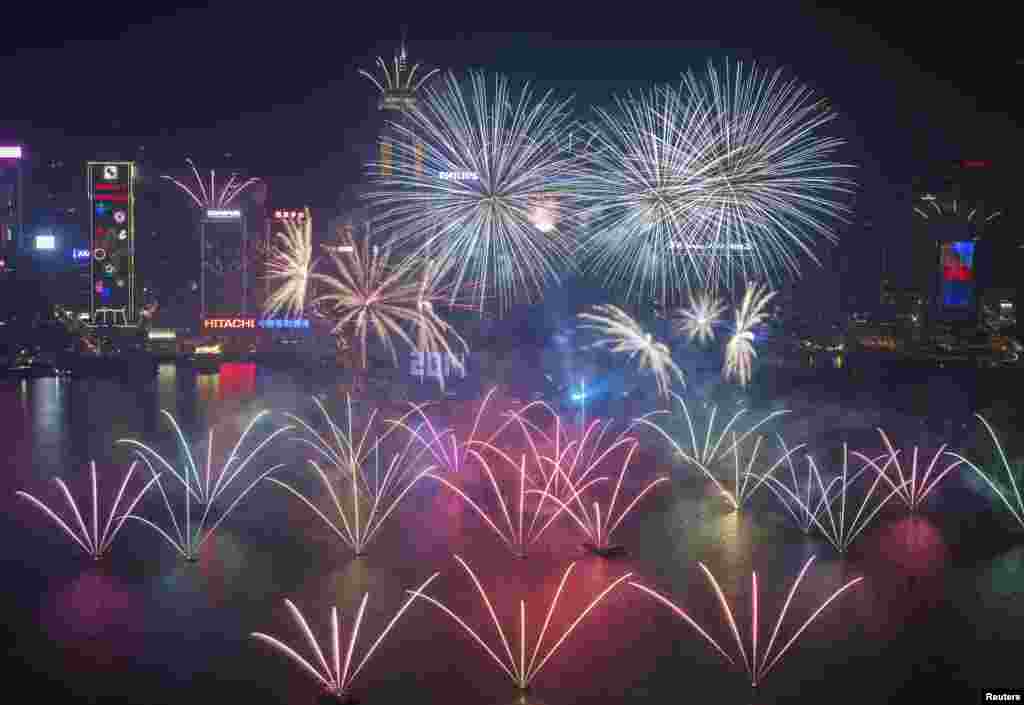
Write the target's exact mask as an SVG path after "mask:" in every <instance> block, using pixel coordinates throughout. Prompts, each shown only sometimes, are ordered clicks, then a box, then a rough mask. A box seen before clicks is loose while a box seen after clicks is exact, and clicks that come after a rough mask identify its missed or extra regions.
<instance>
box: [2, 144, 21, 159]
mask: <svg viewBox="0 0 1024 705" xmlns="http://www.w3.org/2000/svg"><path fill="white" fill-rule="evenodd" d="M0 159H21V147H17V146H14V147H0Z"/></svg>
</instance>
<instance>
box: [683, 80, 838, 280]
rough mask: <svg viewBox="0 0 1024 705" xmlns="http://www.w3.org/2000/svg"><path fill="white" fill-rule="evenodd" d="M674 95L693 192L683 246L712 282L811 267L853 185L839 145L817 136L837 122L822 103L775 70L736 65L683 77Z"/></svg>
mask: <svg viewBox="0 0 1024 705" xmlns="http://www.w3.org/2000/svg"><path fill="white" fill-rule="evenodd" d="M681 93H682V94H683V96H684V99H685V100H686V102H687V103H688V104H689V105H691V106H693V107H692V110H693V112H692V113H691V114H692V115H693V117H694V118H695V119H694V121H693V122H692V123H691V124H690V125H689V126H688V129H687V134H688V135H689V138H690V140H691V141H692V144H693V145H694V146H695V147H696V150H697V152H698V155H697V156H696V157H695V161H694V164H693V166H694V168H696V169H697V171H698V172H699V173H700V179H701V190H700V192H699V194H698V199H697V204H696V205H697V207H696V208H695V210H694V211H693V217H691V218H690V219H689V220H688V221H687V225H688V230H687V233H686V234H685V235H684V237H683V242H684V245H685V246H688V247H694V248H696V249H697V251H698V252H702V253H704V256H702V257H701V259H703V260H704V261H705V262H706V263H707V266H708V267H709V268H710V278H711V280H712V281H715V280H717V281H722V282H728V281H732V280H734V279H735V278H736V276H741V277H742V278H743V279H750V278H761V279H765V280H767V281H769V282H774V281H778V280H779V278H780V277H781V276H783V275H792V276H797V275H799V273H800V265H799V255H801V254H802V255H804V256H806V257H808V258H809V259H811V260H812V261H814V262H815V263H817V258H816V257H815V255H814V252H813V250H812V245H813V244H814V242H815V241H816V240H817V238H822V239H824V240H825V241H827V242H833V243H834V242H835V241H836V239H837V238H836V235H835V231H834V226H835V224H836V222H838V221H840V220H841V219H842V218H843V217H844V216H845V214H846V213H847V212H848V208H847V206H846V205H845V204H844V203H843V202H842V200H841V199H842V198H843V197H845V196H846V195H847V194H848V193H850V191H851V189H852V187H853V183H852V181H850V180H849V179H847V178H844V177H842V176H839V172H841V171H843V170H845V169H847V168H849V167H850V165H848V164H842V163H839V162H837V161H835V159H834V156H835V152H836V150H837V149H838V148H839V147H840V146H841V145H842V144H843V141H842V140H840V139H835V138H831V137H827V136H825V135H824V134H822V128H824V127H825V126H826V125H828V123H830V122H831V121H833V120H834V119H835V118H836V113H835V112H833V111H832V110H831V109H830V108H829V107H828V105H827V102H826V101H825V100H824V99H823V98H821V97H818V96H815V94H814V92H813V91H812V90H811V89H810V88H809V87H807V86H805V85H802V84H801V83H800V82H799V81H797V80H795V79H786V78H784V76H783V73H782V72H781V71H775V72H768V71H765V70H761V69H760V68H758V67H757V66H756V65H751V66H749V67H745V66H744V65H743V64H742V63H736V64H735V66H732V67H730V66H728V65H727V66H725V67H724V68H723V69H722V70H721V71H719V70H718V69H717V68H716V67H715V65H714V62H708V67H707V72H706V73H705V74H704V75H703V76H698V75H697V74H695V73H694V72H692V71H691V72H688V73H687V74H686V75H685V76H684V77H683V81H682V86H681Z"/></svg>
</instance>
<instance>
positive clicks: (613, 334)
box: [579, 304, 685, 396]
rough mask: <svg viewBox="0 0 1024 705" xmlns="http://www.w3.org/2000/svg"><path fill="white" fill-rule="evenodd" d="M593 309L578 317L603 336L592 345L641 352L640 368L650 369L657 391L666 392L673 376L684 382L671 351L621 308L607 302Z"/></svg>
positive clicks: (664, 393)
mask: <svg viewBox="0 0 1024 705" xmlns="http://www.w3.org/2000/svg"><path fill="white" fill-rule="evenodd" d="M593 308H594V311H595V313H581V314H579V318H580V319H581V320H583V321H587V322H588V323H586V324H584V325H581V326H580V327H581V328H590V329H593V330H596V331H598V332H599V334H601V335H603V336H605V337H603V338H601V339H599V340H598V341H597V342H596V343H593V345H592V347H607V348H609V349H610V350H611V351H612V352H616V353H618V352H624V353H629V357H630V359H632V358H633V357H635V356H636V355H639V356H640V359H639V361H638V362H639V365H640V369H642V370H643V369H649V370H650V371H651V372H652V373H653V374H654V379H655V382H656V383H657V385H658V394H659V395H661V396H668V393H669V390H670V389H671V387H672V379H673V378H675V379H677V380H679V383H680V384H685V380H684V378H683V371H682V370H681V369H679V366H678V365H677V364H676V363H675V361H674V360H673V359H672V351H671V350H669V349H668V346H667V345H665V344H664V343H659V342H658V341H656V340H655V339H654V336H652V335H651V334H650V333H648V332H646V331H645V330H644V329H643V328H641V327H640V325H639V324H638V323H637V322H636V321H634V320H633V319H632V318H630V316H629V314H627V313H626V312H625V311H623V310H622V309H620V308H618V307H617V306H611V305H608V304H605V305H602V306H594V307H593Z"/></svg>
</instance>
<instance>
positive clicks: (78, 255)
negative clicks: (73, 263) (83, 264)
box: [71, 247, 89, 260]
mask: <svg viewBox="0 0 1024 705" xmlns="http://www.w3.org/2000/svg"><path fill="white" fill-rule="evenodd" d="M71 259H76V260H77V259H89V250H82V249H79V248H77V247H76V248H75V249H73V250H71Z"/></svg>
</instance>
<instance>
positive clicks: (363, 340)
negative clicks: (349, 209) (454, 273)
mask: <svg viewBox="0 0 1024 705" xmlns="http://www.w3.org/2000/svg"><path fill="white" fill-rule="evenodd" d="M339 235H340V236H341V237H342V238H343V244H347V245H350V246H351V247H352V251H351V252H350V253H348V254H346V255H345V256H344V257H340V256H338V255H336V254H334V253H333V252H332V253H331V259H332V260H333V261H334V265H335V268H336V269H337V276H328V275H325V274H319V273H317V274H313V278H314V279H316V280H318V281H320V282H322V283H323V284H324V285H325V286H326V287H327V291H326V293H324V294H321V295H320V296H318V297H317V299H316V301H315V302H314V303H316V304H327V305H329V308H330V309H332V310H333V317H334V321H335V325H334V329H333V331H332V333H333V334H334V335H343V336H345V337H346V338H348V339H349V340H358V341H359V348H360V353H361V356H362V360H361V361H362V366H363V367H364V368H365V367H366V364H367V337H368V335H369V334H370V333H371V332H372V333H373V335H374V336H375V337H376V338H377V339H378V340H379V341H380V342H381V343H383V344H384V346H385V347H386V348H387V349H388V351H389V352H390V353H391V357H392V359H393V360H394V362H395V364H396V365H397V364H398V354H397V352H396V350H395V344H394V338H396V337H397V338H398V339H400V340H402V341H403V342H405V343H406V344H407V345H408V346H409V347H410V348H413V349H419V350H420V351H421V352H444V353H447V354H448V355H450V356H451V357H452V358H453V359H456V360H457V359H458V356H456V355H455V352H454V350H453V349H452V347H451V346H450V345H449V344H448V336H449V335H452V336H454V337H455V339H456V340H457V341H458V342H459V343H460V344H461V346H462V348H463V349H464V350H468V347H467V346H466V343H465V341H464V340H462V338H460V337H459V336H458V334H457V333H455V330H454V329H453V328H452V327H451V326H450V325H449V324H448V323H446V322H445V321H444V320H443V319H442V318H441V317H440V316H438V315H437V313H435V312H434V307H433V305H432V304H433V301H434V300H435V299H436V298H437V293H436V290H437V287H438V286H439V282H438V279H437V276H436V273H435V271H436V270H435V269H434V268H433V265H430V264H429V263H428V264H427V265H426V266H425V267H424V268H423V270H424V271H422V272H419V273H418V274H419V276H418V277H417V272H416V271H415V270H414V269H413V266H412V265H410V264H405V265H400V266H396V267H392V266H391V265H390V259H391V250H390V249H389V248H387V247H384V248H380V247H379V246H378V245H373V246H372V247H371V245H370V239H369V238H364V239H363V241H362V242H361V243H359V244H357V243H355V241H354V240H353V239H352V238H351V237H349V236H348V235H347V234H345V231H344V230H342V231H339ZM407 328H411V329H414V334H415V340H414V338H413V336H412V335H410V333H409V332H407V330H406V329H407ZM417 345H419V346H420V347H419V348H417Z"/></svg>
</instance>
